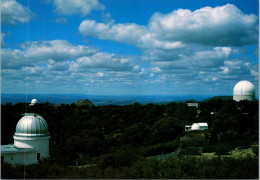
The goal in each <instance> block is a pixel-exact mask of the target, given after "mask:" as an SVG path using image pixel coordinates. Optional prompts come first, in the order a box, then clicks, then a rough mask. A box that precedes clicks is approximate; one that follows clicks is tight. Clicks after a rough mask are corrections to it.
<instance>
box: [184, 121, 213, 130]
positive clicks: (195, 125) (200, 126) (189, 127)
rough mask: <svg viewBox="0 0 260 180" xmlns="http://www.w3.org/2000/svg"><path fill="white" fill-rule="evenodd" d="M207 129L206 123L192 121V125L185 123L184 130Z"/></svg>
mask: <svg viewBox="0 0 260 180" xmlns="http://www.w3.org/2000/svg"><path fill="white" fill-rule="evenodd" d="M205 129H208V123H193V124H192V125H186V126H185V131H197V130H205Z"/></svg>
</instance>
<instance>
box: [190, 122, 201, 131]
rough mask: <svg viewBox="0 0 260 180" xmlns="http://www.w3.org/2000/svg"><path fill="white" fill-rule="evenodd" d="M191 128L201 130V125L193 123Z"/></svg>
mask: <svg viewBox="0 0 260 180" xmlns="http://www.w3.org/2000/svg"><path fill="white" fill-rule="evenodd" d="M191 130H200V125H199V124H198V123H193V125H192V126H191Z"/></svg>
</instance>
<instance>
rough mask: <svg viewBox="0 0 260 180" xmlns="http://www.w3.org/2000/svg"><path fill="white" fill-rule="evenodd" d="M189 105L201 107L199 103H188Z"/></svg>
mask: <svg viewBox="0 0 260 180" xmlns="http://www.w3.org/2000/svg"><path fill="white" fill-rule="evenodd" d="M186 104H187V106H188V107H196V108H199V103H186Z"/></svg>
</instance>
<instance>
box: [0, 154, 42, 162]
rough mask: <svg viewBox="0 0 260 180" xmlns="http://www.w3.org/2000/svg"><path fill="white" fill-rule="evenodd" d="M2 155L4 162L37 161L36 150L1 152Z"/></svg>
mask: <svg viewBox="0 0 260 180" xmlns="http://www.w3.org/2000/svg"><path fill="white" fill-rule="evenodd" d="M1 155H2V156H4V162H7V163H10V164H13V165H14V164H26V165H28V164H34V163H37V152H26V153H24V152H19V153H10V154H1Z"/></svg>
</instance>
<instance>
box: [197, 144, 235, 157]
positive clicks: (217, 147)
mask: <svg viewBox="0 0 260 180" xmlns="http://www.w3.org/2000/svg"><path fill="white" fill-rule="evenodd" d="M231 150H232V147H231V146H230V145H229V144H214V145H205V146H203V148H202V152H203V153H210V152H216V154H217V155H224V154H228V153H229V152H230V151H231Z"/></svg>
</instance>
